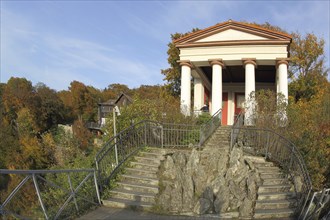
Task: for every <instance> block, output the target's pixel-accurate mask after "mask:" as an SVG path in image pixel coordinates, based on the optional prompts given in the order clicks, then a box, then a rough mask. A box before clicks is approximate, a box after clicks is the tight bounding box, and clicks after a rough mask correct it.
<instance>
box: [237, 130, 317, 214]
mask: <svg viewBox="0 0 330 220" xmlns="http://www.w3.org/2000/svg"><path fill="white" fill-rule="evenodd" d="M233 141H234V143H233V144H235V143H240V144H241V145H243V146H244V148H243V149H244V151H245V152H248V153H250V154H253V155H259V156H264V157H265V158H267V159H269V160H271V161H273V162H275V163H277V164H278V165H279V166H280V167H281V168H282V169H283V170H284V172H285V173H286V174H287V175H288V176H289V177H290V179H291V180H292V182H293V184H294V189H295V192H296V194H297V201H298V204H297V208H296V215H297V216H299V215H301V213H302V211H303V210H304V208H305V206H306V204H307V202H308V199H309V197H310V194H311V191H312V182H311V179H310V176H309V173H308V170H307V168H306V165H305V163H304V160H303V157H302V156H301V154H300V153H299V151H298V149H297V148H296V146H295V145H294V144H293V143H292V142H291V141H289V140H288V139H286V138H285V137H283V136H282V135H280V134H278V133H276V132H275V131H272V130H269V129H260V128H253V127H240V128H239V132H238V135H237V137H236V138H235V139H233Z"/></svg>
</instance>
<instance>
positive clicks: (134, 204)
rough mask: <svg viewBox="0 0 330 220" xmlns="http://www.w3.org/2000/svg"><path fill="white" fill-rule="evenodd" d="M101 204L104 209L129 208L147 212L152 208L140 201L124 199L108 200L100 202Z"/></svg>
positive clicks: (150, 204)
mask: <svg viewBox="0 0 330 220" xmlns="http://www.w3.org/2000/svg"><path fill="white" fill-rule="evenodd" d="M102 203H103V205H104V206H106V207H114V208H130V209H133V210H140V211H148V210H150V209H151V208H152V206H153V205H152V203H149V202H142V201H130V200H126V199H117V198H110V199H107V200H102Z"/></svg>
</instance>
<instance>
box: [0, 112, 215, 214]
mask: <svg viewBox="0 0 330 220" xmlns="http://www.w3.org/2000/svg"><path fill="white" fill-rule="evenodd" d="M220 119H221V111H218V112H217V113H216V114H215V115H214V116H213V117H212V118H211V120H209V121H208V122H207V123H206V124H203V125H189V124H170V123H160V122H155V121H141V122H138V123H136V124H134V125H132V126H130V127H129V128H127V129H125V130H123V131H121V132H120V133H118V134H117V135H116V136H115V137H112V138H111V139H110V140H109V141H108V142H107V143H106V144H105V145H104V146H103V148H102V149H101V150H100V151H99V152H98V153H97V155H96V157H95V166H96V171H95V170H94V169H84V170H0V174H1V175H0V179H1V177H2V175H5V176H6V177H5V178H7V179H8V178H11V176H15V175H18V176H21V178H18V179H19V181H18V183H17V185H15V186H14V187H10V189H8V190H6V191H7V192H8V194H6V195H5V194H3V193H4V191H1V192H0V193H2V194H1V196H0V198H1V199H2V198H5V200H3V201H2V200H1V199H0V215H1V216H4V217H6V216H10V215H11V216H14V218H22V219H26V218H45V219H58V218H65V217H68V216H72V214H73V213H72V210H76V212H77V214H79V213H80V211H81V210H82V209H84V208H85V204H86V203H89V205H88V207H90V206H91V205H98V204H100V203H101V202H100V193H99V190H100V191H101V192H102V191H103V190H104V187H108V186H109V183H110V181H111V180H112V179H113V178H114V177H115V176H116V173H117V172H118V171H119V170H120V167H121V165H122V164H123V163H124V162H125V161H126V160H127V159H128V158H129V157H130V156H131V155H133V154H135V153H136V152H137V151H138V150H140V149H141V148H143V147H145V146H152V147H200V146H201V145H202V144H203V143H204V142H205V141H206V140H207V138H208V137H209V136H210V135H211V134H212V133H213V132H214V130H215V129H216V128H217V127H218V126H220ZM85 173H86V175H84V174H85ZM61 175H62V176H61ZM9 176H10V177H9ZM88 181H89V182H88ZM91 183H92V185H91ZM24 187H25V188H24ZM26 188H27V189H29V191H31V188H33V189H34V190H35V192H36V193H35V194H34V195H35V197H36V198H33V201H34V203H33V206H36V207H38V209H39V210H34V207H33V210H32V211H30V212H29V210H28V211H26V210H24V212H27V213H23V214H22V213H20V212H15V210H19V209H16V208H15V207H14V209H15V210H12V209H11V208H12V207H10V206H11V202H12V201H13V199H15V198H16V199H17V198H18V197H19V196H21V195H23V193H22V191H23V190H26ZM93 189H94V190H93ZM86 195H88V197H91V198H92V199H88V198H87V197H86ZM59 200H61V201H59ZM36 201H38V202H36ZM29 208H30V207H29ZM24 214H27V215H32V217H29V216H26V215H24Z"/></svg>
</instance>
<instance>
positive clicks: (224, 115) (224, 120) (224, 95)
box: [221, 92, 228, 125]
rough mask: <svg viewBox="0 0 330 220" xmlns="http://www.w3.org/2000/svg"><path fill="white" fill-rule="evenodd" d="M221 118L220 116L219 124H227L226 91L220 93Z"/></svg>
mask: <svg viewBox="0 0 330 220" xmlns="http://www.w3.org/2000/svg"><path fill="white" fill-rule="evenodd" d="M221 114H222V118H221V124H222V125H227V123H228V121H227V119H228V93H227V92H223V93H222V110H221Z"/></svg>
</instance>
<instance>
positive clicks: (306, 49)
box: [289, 32, 329, 101]
mask: <svg viewBox="0 0 330 220" xmlns="http://www.w3.org/2000/svg"><path fill="white" fill-rule="evenodd" d="M292 37H293V40H292V44H291V46H290V54H291V59H290V68H289V74H290V78H291V80H292V82H291V83H290V85H289V86H290V89H289V91H290V95H292V96H293V97H294V98H295V101H298V100H300V99H307V100H310V99H311V98H312V97H313V96H314V95H315V94H316V93H317V90H318V87H320V86H321V87H322V86H324V85H325V84H326V83H327V75H328V72H329V69H327V68H326V67H325V56H324V44H325V42H324V40H323V39H319V38H317V37H316V36H315V35H314V34H311V33H308V34H306V36H302V35H301V34H300V33H299V32H296V33H292Z"/></svg>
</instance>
